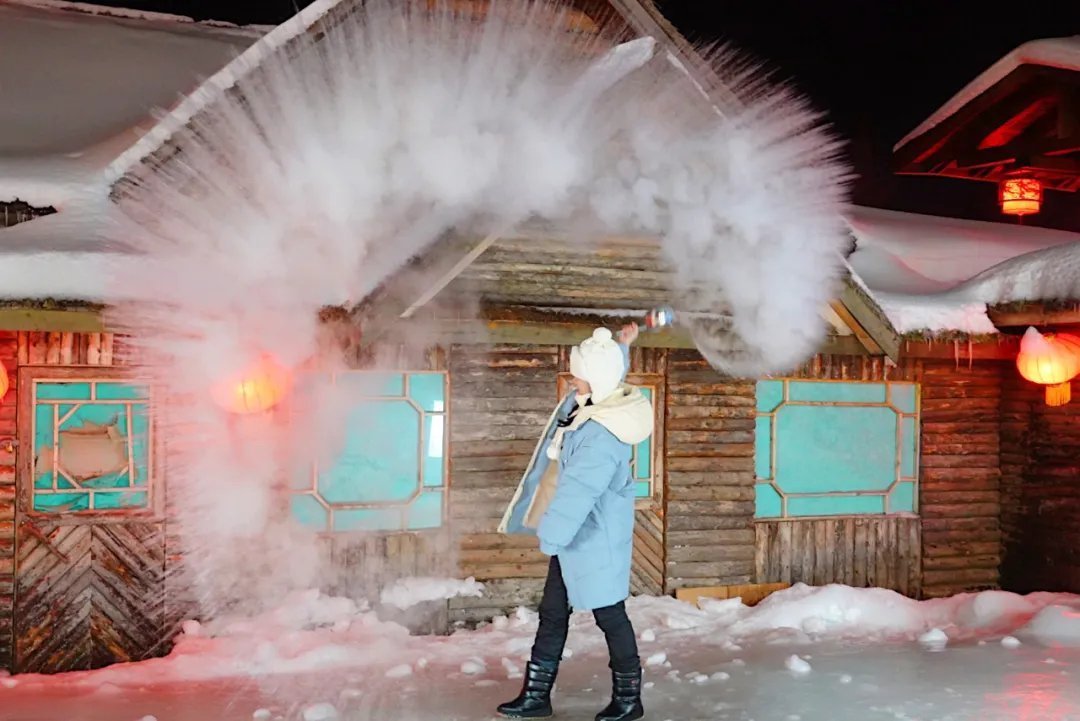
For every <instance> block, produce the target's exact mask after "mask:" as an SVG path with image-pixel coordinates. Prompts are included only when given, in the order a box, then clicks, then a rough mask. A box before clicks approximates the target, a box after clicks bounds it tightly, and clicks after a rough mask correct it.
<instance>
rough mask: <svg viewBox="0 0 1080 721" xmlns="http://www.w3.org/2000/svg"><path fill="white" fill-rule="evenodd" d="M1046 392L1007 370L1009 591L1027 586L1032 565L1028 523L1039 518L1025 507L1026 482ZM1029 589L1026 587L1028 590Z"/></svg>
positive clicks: (1004, 466)
mask: <svg viewBox="0 0 1080 721" xmlns="http://www.w3.org/2000/svg"><path fill="white" fill-rule="evenodd" d="M1042 399H1043V392H1042V390H1041V389H1040V388H1038V387H1037V386H1035V385H1034V384H1032V383H1028V382H1027V381H1025V380H1024V379H1023V378H1022V377H1020V374H1019V373H1016V372H1011V373H1010V372H1009V371H1008V370H1006V371H1005V372H1004V373H1003V377H1002V391H1001V426H1000V436H999V437H1000V442H1001V519H1000V520H1001V544H1002V558H1001V586H1002V588H1005V589H1007V590H1010V591H1018V590H1021V589H1024V590H1034V589H1032V588H1031V587H1029V586H1028V584H1029V582H1030V576H1031V569H1030V568H1029V566H1031V565H1033V564H1032V561H1031V559H1030V558H1028V557H1027V555H1026V553H1025V546H1026V545H1027V539H1026V538H1025V532H1026V529H1025V520H1026V519H1027V518H1028V517H1029V516H1037V513H1033V512H1032V511H1031V509H1029V508H1025V507H1024V501H1025V498H1026V497H1027V494H1025V492H1024V491H1025V488H1024V481H1025V478H1026V476H1027V473H1028V470H1029V463H1030V457H1031V447H1030V438H1031V423H1032V420H1033V417H1034V408H1035V405H1036V404H1037V403H1041V402H1042ZM1025 587H1026V588H1025Z"/></svg>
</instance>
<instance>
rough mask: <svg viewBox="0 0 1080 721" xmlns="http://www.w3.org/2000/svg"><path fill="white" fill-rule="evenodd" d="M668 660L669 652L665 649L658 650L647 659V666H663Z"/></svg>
mask: <svg viewBox="0 0 1080 721" xmlns="http://www.w3.org/2000/svg"><path fill="white" fill-rule="evenodd" d="M665 661H667V654H666V653H664V652H663V651H657V652H656V653H654V654H652V655H650V656H649V657H648V658H647V659H645V665H646V666H662V665H663V664H664V662H665Z"/></svg>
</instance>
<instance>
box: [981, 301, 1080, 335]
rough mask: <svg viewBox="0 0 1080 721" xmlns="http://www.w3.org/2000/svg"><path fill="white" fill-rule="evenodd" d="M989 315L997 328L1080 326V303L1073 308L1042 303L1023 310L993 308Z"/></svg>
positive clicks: (988, 312) (1028, 306) (1029, 305)
mask: <svg viewBox="0 0 1080 721" xmlns="http://www.w3.org/2000/svg"><path fill="white" fill-rule="evenodd" d="M987 315H988V316H989V317H990V321H991V322H992V323H993V324H994V326H995V327H997V328H1013V329H1021V328H1027V327H1028V326H1035V327H1036V328H1046V327H1053V326H1063V325H1080V302H1078V303H1077V304H1076V305H1075V306H1073V307H1071V308H1061V307H1057V308H1047V307H1046V305H1044V304H1042V303H1031V304H1028V305H1027V306H1025V307H1021V308H1008V307H1002V306H996V307H995V306H991V307H990V308H989V310H988V311H987Z"/></svg>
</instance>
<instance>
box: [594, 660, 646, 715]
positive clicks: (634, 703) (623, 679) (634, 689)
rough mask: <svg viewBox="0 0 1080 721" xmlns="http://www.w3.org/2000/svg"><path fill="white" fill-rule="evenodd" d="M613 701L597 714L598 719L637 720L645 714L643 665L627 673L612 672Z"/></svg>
mask: <svg viewBox="0 0 1080 721" xmlns="http://www.w3.org/2000/svg"><path fill="white" fill-rule="evenodd" d="M611 685H612V692H611V703H609V704H608V707H607V708H606V709H604V710H603V711H601V712H600V713H598V714H596V721H637V720H638V719H640V718H643V717H644V716H645V709H644V708H643V707H642V705H641V667H638V668H637V669H636V670H634V671H629V672H627V673H620V672H618V671H612V672H611Z"/></svg>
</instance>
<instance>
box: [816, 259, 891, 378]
mask: <svg viewBox="0 0 1080 721" xmlns="http://www.w3.org/2000/svg"><path fill="white" fill-rule="evenodd" d="M839 301H840V302H839V304H835V303H834V304H833V305H832V307H833V310H835V311H837V314H838V315H840V317H841V318H843V319H844V321H845V322H846V323H847V325H848V327H850V328H851V330H852V332H853V333H854V334H855V336H856V337H857V338H859V341H860V342H861V343H862V344H863V345H864V346H865V347H866V349H867V351H869V352H870V354H871V355H880V354H884V355H885V356H887V357H889V358H890V359H892V360H893V361H894V362H899V360H900V334H899V333H897V332H896V329H895V328H893V326H892V323H890V322H889V319H888V316H886V315H885V313H884V311H882V309H881V307H880V306H878V304H877V303H876V302H875V301H874V300H873V298H871V297H870V296H869V295H868V294H867V293H865V292H864V291H863V290H862V289H861V288H860V287H859V286H858V284H857V283H856V282H855V280H854V279H853V278H852V277H851V276H850V275H845V277H844V286H843V288H842V289H841V291H840V298H839Z"/></svg>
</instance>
